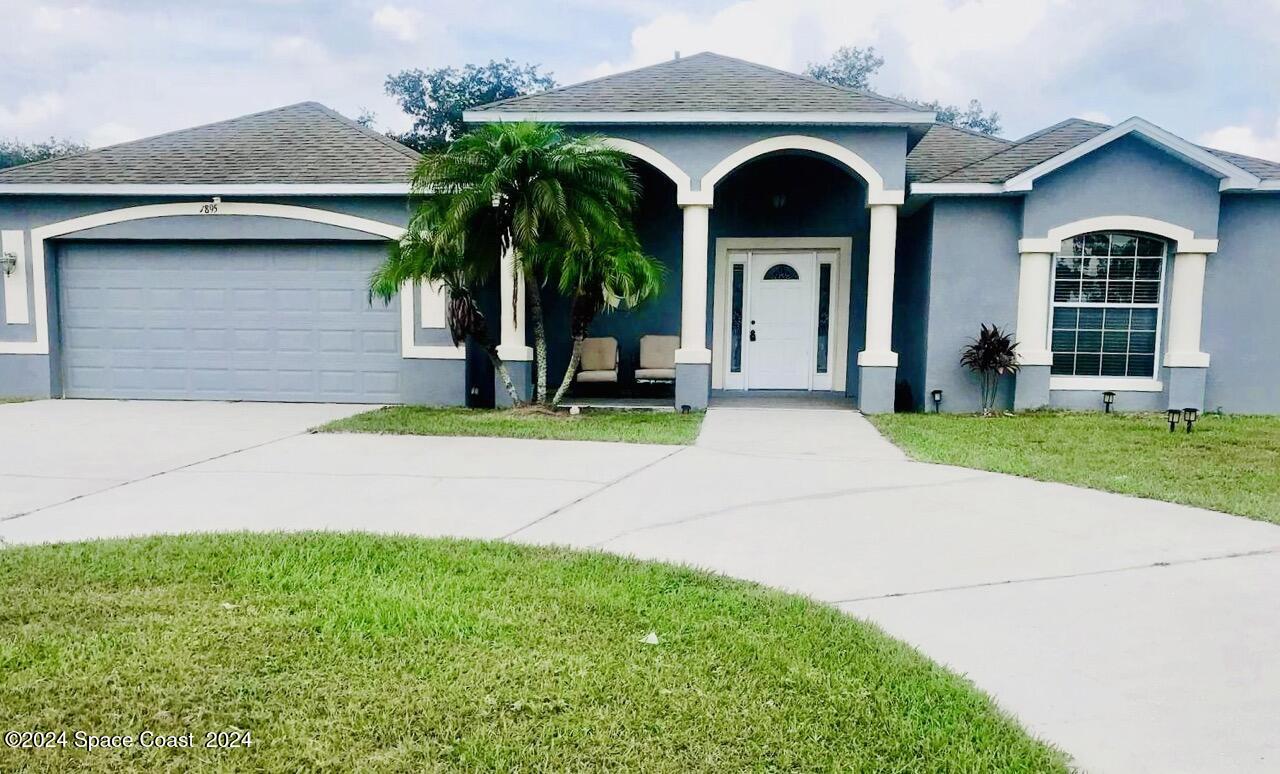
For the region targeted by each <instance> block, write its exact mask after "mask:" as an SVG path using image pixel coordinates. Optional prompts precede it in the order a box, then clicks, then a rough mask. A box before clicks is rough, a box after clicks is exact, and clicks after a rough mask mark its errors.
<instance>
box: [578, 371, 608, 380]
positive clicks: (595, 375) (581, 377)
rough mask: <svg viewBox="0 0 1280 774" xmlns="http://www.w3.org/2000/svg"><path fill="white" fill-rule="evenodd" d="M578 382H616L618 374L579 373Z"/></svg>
mask: <svg viewBox="0 0 1280 774" xmlns="http://www.w3.org/2000/svg"><path fill="white" fill-rule="evenodd" d="M578 381H580V382H616V381H618V372H617V371H616V370H613V371H579V372H578Z"/></svg>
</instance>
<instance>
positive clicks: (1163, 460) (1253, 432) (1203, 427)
mask: <svg viewBox="0 0 1280 774" xmlns="http://www.w3.org/2000/svg"><path fill="white" fill-rule="evenodd" d="M870 419H871V421H872V422H873V423H874V424H875V426H876V427H878V428H880V431H881V432H883V433H884V434H885V435H886V436H888V437H889V439H890V440H892V441H893V442H894V443H896V444H898V445H899V446H901V447H902V448H904V449H906V451H907V452H908V453H909V454H910V455H911V456H912V457H914V458H916V459H920V460H925V461H927V462H942V463H946V464H948V465H962V466H964V467H968V468H981V469H983V470H994V471H998V472H1000V473H1012V474H1014V475H1018V476H1028V477H1030V478H1036V479H1040V480H1042V481H1062V482H1065V483H1068V484H1078V485H1080V486H1087V487H1093V488H1095V489H1105V490H1107V491H1110V492H1120V493H1122V494H1130V495H1137V496H1139V497H1151V498H1155V499H1157V500H1168V501H1170V502H1175V503H1184V504H1186V505H1196V506H1199V507H1201V508H1211V509H1213V510H1217V511H1225V512H1227V513H1235V514H1239V515H1241V516H1248V517H1250V518H1253V519H1260V520H1262V521H1270V522H1273V523H1278V524H1280V417H1253V416H1231V415H1221V416H1220V415H1215V414H1206V415H1204V416H1202V417H1201V418H1200V420H1199V421H1198V422H1197V423H1196V425H1195V431H1194V432H1193V433H1192V434H1191V435H1187V434H1186V433H1185V432H1184V430H1185V426H1179V428H1178V432H1176V433H1170V432H1169V431H1168V427H1169V426H1168V424H1167V423H1166V422H1165V419H1164V416H1163V415H1161V414H1110V415H1108V414H1101V413H1085V412H1048V411H1046V412H1030V413H1025V414H1018V415H1016V416H999V417H992V418H987V419H984V418H982V417H978V416H969V415H958V414H941V415H939V414H891V415H883V416H875V417H870Z"/></svg>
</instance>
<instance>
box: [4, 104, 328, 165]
mask: <svg viewBox="0 0 1280 774" xmlns="http://www.w3.org/2000/svg"><path fill="white" fill-rule="evenodd" d="M304 105H319V106H320V107H321V108H324V105H320V103H319V102H315V101H313V100H303V101H302V102H294V103H292V104H289V105H281V106H280V107H274V108H268V109H267V110H259V111H257V112H254V113H246V114H244V115H242V116H236V117H234V118H224V119H222V120H221V121H210V122H208V123H204V124H197V125H196V126H187V127H184V128H181V129H170V130H169V131H167V132H160V133H159V134H151V135H147V136H146V137H139V138H138V139H136V140H125V141H124V142H116V143H112V144H110V145H103V146H102V147H100V148H90V149H88V150H86V151H84V152H82V153H73V154H71V155H69V156H57V157H55V158H51V159H41V160H40V161H32V162H29V163H26V164H19V165H17V166H14V167H6V168H5V169H0V177H3V176H4V175H6V174H8V173H9V172H10V171H12V170H15V169H30V168H32V167H35V166H39V165H43V164H54V163H57V162H59V161H63V160H64V159H71V158H83V157H84V156H91V155H96V154H99V153H102V152H104V151H108V150H114V149H116V148H124V147H126V146H129V145H136V144H137V143H140V142H148V141H150V140H159V139H160V138H162V137H169V136H170V135H174V134H181V133H183V132H192V131H196V130H198V129H208V128H209V127H211V126H220V125H222V124H229V123H231V122H232V121H240V120H242V119H245V118H257V117H258V116H263V115H266V114H267V113H276V112H279V111H281V110H289V109H291V108H299V107H303V106H304Z"/></svg>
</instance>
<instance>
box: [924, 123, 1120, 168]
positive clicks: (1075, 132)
mask: <svg viewBox="0 0 1280 774" xmlns="http://www.w3.org/2000/svg"><path fill="white" fill-rule="evenodd" d="M1110 128H1111V127H1109V126H1107V125H1106V124H1098V123H1094V122H1093V121H1085V120H1084V119H1080V118H1070V119H1067V120H1066V121H1063V122H1062V123H1058V124H1054V125H1053V126H1050V127H1048V128H1046V129H1041V130H1040V131H1038V132H1035V133H1033V134H1029V135H1027V136H1026V137H1023V138H1022V139H1021V140H1018V141H1016V142H1014V143H1013V144H1011V145H1009V146H1008V147H1007V148H1005V149H1003V150H1001V151H999V152H997V153H993V154H991V155H990V156H987V157H986V158H984V159H980V160H978V161H975V162H972V163H970V164H968V165H966V166H963V167H960V168H959V169H957V170H955V171H953V172H949V173H947V174H945V175H943V176H941V177H939V178H935V180H936V181H937V182H940V183H1002V182H1004V181H1005V180H1008V179H1009V178H1011V177H1013V176H1014V175H1016V174H1018V173H1019V172H1022V171H1025V170H1028V169H1030V168H1032V167H1034V166H1035V165H1037V164H1040V163H1042V162H1044V161H1048V160H1049V159H1051V158H1053V157H1054V156H1057V155H1058V154H1060V153H1064V152H1066V151H1068V150H1071V149H1072V148H1074V147H1075V146H1077V145H1079V144H1080V143H1082V142H1087V141H1088V140H1091V139H1093V138H1094V137H1097V136H1098V135H1100V134H1102V133H1103V132H1105V131H1107V130H1108V129H1110Z"/></svg>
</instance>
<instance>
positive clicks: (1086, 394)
mask: <svg viewBox="0 0 1280 774" xmlns="http://www.w3.org/2000/svg"><path fill="white" fill-rule="evenodd" d="M466 120H467V121H468V122H471V123H481V122H492V121H525V120H532V121H547V122H556V123H559V124H563V125H564V126H566V127H568V128H569V129H570V130H572V131H576V132H590V133H595V134H599V135H601V136H603V137H606V138H608V142H610V143H612V144H613V145H615V146H616V147H618V148H620V149H622V150H624V151H626V152H628V153H629V154H631V155H632V156H634V157H635V159H636V165H637V169H638V171H639V174H640V177H641V181H642V183H643V186H644V189H643V190H644V193H643V198H642V204H641V207H640V210H639V215H638V218H639V222H638V225H639V228H640V231H641V235H642V238H643V240H644V242H645V245H646V247H647V249H648V250H649V251H650V252H651V253H652V254H654V255H655V256H657V257H659V258H660V259H661V260H662V261H663V262H664V263H665V264H666V265H667V266H668V268H669V273H668V281H667V285H666V289H665V291H664V293H663V295H662V296H661V297H659V298H658V299H656V300H655V301H653V302H651V303H649V304H647V305H646V306H644V307H641V308H640V309H637V310H635V311H633V312H619V313H616V314H611V315H605V316H602V317H601V318H600V319H599V320H597V322H596V324H595V331H594V332H595V334H596V335H602V336H614V337H616V338H617V339H618V340H619V342H620V345H621V354H622V362H623V364H624V365H623V373H624V377H623V378H624V379H625V378H626V369H627V367H628V365H627V364H634V361H635V357H636V347H637V341H638V339H639V337H640V336H641V335H643V334H672V335H678V336H679V337H680V348H679V350H678V351H677V353H676V372H677V374H676V388H675V392H676V397H675V401H676V403H677V405H689V406H693V407H700V406H704V405H706V403H707V401H708V398H709V396H710V395H711V394H713V392H714V391H720V390H726V391H728V390H748V391H750V390H814V391H830V392H835V393H841V394H845V395H848V396H851V397H853V398H854V399H856V401H857V403H858V405H859V406H860V407H861V408H862V409H863V410H864V411H867V412H885V411H892V410H894V408H895V406H896V407H897V408H899V409H902V408H906V407H911V408H923V407H925V405H926V403H928V404H930V405H931V401H930V400H929V395H930V393H931V392H932V391H933V390H942V391H943V396H944V397H943V402H942V410H944V411H972V410H974V409H975V408H976V407H977V404H978V384H977V381H976V379H974V378H973V377H972V376H971V375H969V374H968V373H967V372H965V371H964V370H963V369H962V368H961V367H960V366H959V363H958V359H959V350H960V347H961V346H962V345H963V344H964V343H965V341H966V340H967V339H969V338H971V337H973V336H974V335H975V334H976V332H977V329H978V326H979V324H980V323H996V324H998V325H1000V326H1001V327H1007V328H1008V329H1010V330H1012V331H1014V332H1015V334H1016V337H1017V339H1018V342H1019V351H1020V352H1021V355H1022V361H1023V368H1022V370H1021V372H1020V373H1019V374H1018V375H1017V377H1016V379H1015V378H1010V379H1008V381H1007V384H1006V385H1004V387H1003V389H1002V395H1001V401H1002V403H1003V404H1004V405H1005V406H1015V407H1018V408H1032V407H1039V406H1059V407H1078V408H1098V407H1100V406H1101V395H1102V393H1103V392H1104V391H1113V392H1115V393H1116V394H1117V398H1116V405H1117V407H1118V408H1120V409H1128V410H1136V409H1155V410H1162V409H1164V408H1166V407H1176V408H1183V407H1187V406H1196V407H1201V408H1206V409H1217V408H1221V409H1223V410H1226V411H1231V412H1250V413H1277V412H1280V386H1278V385H1280V303H1277V300H1278V299H1280V271H1278V269H1280V264H1278V256H1280V247H1278V246H1280V164H1278V163H1274V162H1270V161H1263V160H1260V159H1254V158H1249V157H1246V156H1241V155H1238V154H1234V153H1226V152H1223V151H1218V150H1213V149H1209V148H1203V147H1200V146H1197V145H1195V144H1193V143H1191V142H1188V141H1187V140H1184V139H1182V138H1180V137H1178V136H1176V135H1174V134H1172V133H1170V132H1168V131H1166V130H1164V129H1162V128H1160V127H1157V126H1154V125H1152V124H1150V123H1148V122H1146V121H1144V120H1142V119H1140V118H1132V119H1129V120H1128V121H1125V122H1123V123H1121V124H1119V125H1117V126H1105V125H1102V124H1098V123H1093V122H1089V121H1082V120H1079V119H1072V120H1068V121H1064V122H1062V123H1060V124H1056V125H1054V126H1051V127H1049V128H1047V129H1044V130H1042V131H1039V132H1035V133H1034V134H1031V135H1029V136H1027V137H1024V138H1022V139H1020V140H1016V141H1009V140H1004V139H999V138H995V137H989V136H984V135H979V134H974V133H971V132H967V131H963V130H960V129H956V128H953V127H951V126H948V125H945V124H938V123H935V121H934V115H933V114H932V113H929V112H924V111H922V110H920V109H919V108H918V107H917V106H914V105H912V104H909V103H903V102H899V101H896V100H892V99H888V98H885V97H882V96H879V95H876V94H872V93H868V92H861V91H854V90H849V89H843V88H838V87H834V86H830V85H827V84H823V83H819V82H817V81H813V80H810V79H808V78H804V77H801V76H798V75H793V74H791V73H785V72H781V71H778V70H774V69H771V68H767V67H763V66H760V65H756V64H752V63H749V62H744V61H741V60H736V59H731V58H728V57H723V56H719V55H715V54H699V55H697V56H691V57H687V58H683V59H676V60H672V61H669V62H665V63H662V64H658V65H655V66H652V67H647V68H643V69H640V70H635V71H631V72H627V73H621V74H618V75H613V76H608V77H605V78H600V79H597V80H594V81H588V82H586V83H581V84H577V85H573V86H567V87H563V88H559V89H554V90H552V91H548V92H544V93H541V94H535V95H530V96H526V97H519V98H515V99H511V100H507V101H504V102H499V103H494V104H491V105H487V106H484V107H481V108H479V109H476V110H473V111H469V112H468V113H467V114H466ZM416 158H417V157H416V154H415V153H414V152H413V151H411V150H409V149H407V148H404V147H402V146H400V145H398V144H397V143H395V142H393V141H390V140H388V139H386V138H385V137H382V136H380V135H378V134H376V133H374V132H370V131H368V130H366V129H363V128H362V127H360V126H358V125H356V124H354V123H352V122H351V121H349V120H347V119H345V118H343V117H342V116H340V115H338V114H336V113H334V112H332V111H330V110H328V109H326V108H324V107H322V106H320V105H317V104H314V103H303V104H300V105H293V106H289V107H284V108H280V109H277V110H271V111H267V112H264V113H258V114H254V115H250V116H245V117H242V118H236V119H232V120H230V121H225V122H222V123H218V124H212V125H209V126H204V127H199V128H195V129H189V130H185V131H179V132H174V133H171V134H167V135H162V136H159V137H153V138H150V139H145V140H139V141H137V142H132V143H126V144H123V145H117V146H113V147H110V148H103V149H100V150H95V151H90V152H88V153H85V154H82V155H79V156H75V157H70V158H65V159H59V160H53V161H48V162H42V163H37V164H31V165H27V166H23V167H17V168H13V169H9V170H4V171H0V240H2V248H3V254H4V257H5V259H6V260H5V265H4V266H2V267H0V268H4V269H5V273H4V274H3V277H2V279H3V291H4V292H3V295H2V297H0V394H4V395H31V396H55V397H57V396H67V397H90V398H174V399H232V400H238V399H243V400H286V401H350V402H370V403H373V402H376V403H388V402H390V403H394V402H425V403H442V404H464V403H471V404H484V403H486V402H491V401H492V400H493V399H494V397H493V396H494V389H493V377H492V373H490V372H489V371H488V366H487V364H486V363H485V361H484V359H483V358H480V357H477V356H476V353H469V352H468V351H467V350H466V348H465V347H455V346H453V345H452V343H451V342H450V340H449V336H448V334H447V331H446V330H445V327H444V326H445V323H444V312H443V309H444V300H443V299H442V298H441V297H440V294H439V293H437V292H436V291H435V289H433V288H429V287H423V288H405V290H404V291H403V292H402V293H401V294H400V298H399V299H398V301H397V302H396V303H394V304H392V305H391V306H389V307H387V306H384V305H382V304H381V303H374V304H370V303H369V301H368V298H367V295H366V290H365V287H366V279H367V276H368V273H369V272H370V270H371V269H372V268H373V267H374V266H375V265H376V264H377V263H378V261H379V260H380V259H381V257H382V255H383V254H384V252H385V248H386V240H389V239H395V238H397V237H398V236H399V235H400V234H401V233H402V230H403V228H404V226H405V224H406V222H407V218H408V198H407V194H408V186H407V182H406V181H407V178H408V175H409V172H410V170H411V168H412V166H413V164H414V162H415V160H416ZM498 260H499V257H498V256H495V261H498ZM500 275H501V276H502V277H503V283H508V282H516V280H515V279H512V278H510V276H509V273H508V272H500ZM512 292H516V293H527V292H529V289H526V288H522V287H515V288H512V287H511V286H509V285H505V286H504V287H502V288H498V287H495V288H493V289H492V293H490V294H489V295H490V297H489V298H488V299H487V300H486V304H487V312H488V314H489V315H490V316H491V317H492V318H493V319H494V320H500V325H495V326H494V327H495V328H498V329H500V330H501V348H500V352H501V354H502V357H503V358H504V359H505V360H507V361H508V363H509V364H510V365H511V366H512V368H513V370H514V372H515V373H516V375H517V377H518V380H519V381H520V382H521V383H522V384H523V385H525V386H527V384H528V371H529V362H530V360H531V357H532V353H531V350H530V349H529V346H528V341H527V340H526V329H527V321H526V320H525V319H523V318H524V315H523V314H520V313H519V312H518V311H517V310H516V308H514V307H513V306H512V305H511V304H505V303H499V301H498V299H499V298H500V297H502V298H510V297H511V293H512ZM549 301H550V303H551V304H552V307H551V309H550V314H551V318H552V326H553V331H554V330H555V327H556V326H557V325H563V327H565V328H567V322H566V321H567V314H568V310H567V309H565V308H563V307H562V306H560V305H557V303H556V302H555V301H554V300H552V299H549ZM567 356H568V353H567V352H566V351H563V350H561V349H554V350H553V351H552V352H551V354H550V358H549V359H550V361H551V362H550V366H551V368H552V372H553V373H557V372H558V371H559V370H560V369H561V368H563V365H564V363H565V361H566V359H567ZM499 397H501V396H499Z"/></svg>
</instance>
